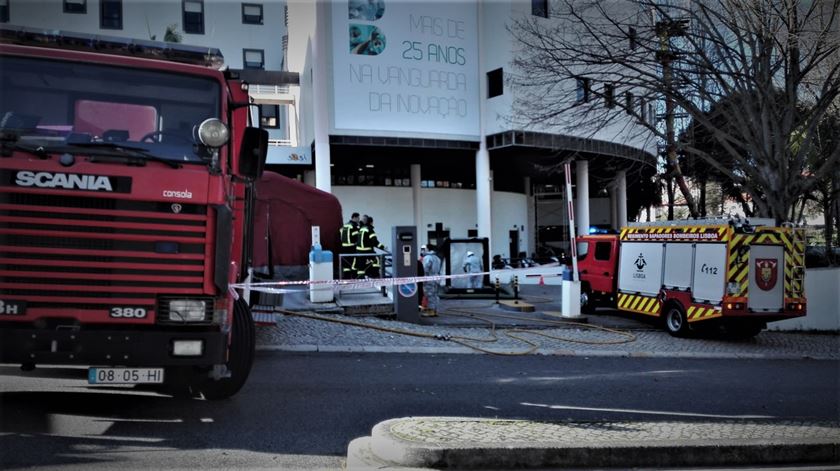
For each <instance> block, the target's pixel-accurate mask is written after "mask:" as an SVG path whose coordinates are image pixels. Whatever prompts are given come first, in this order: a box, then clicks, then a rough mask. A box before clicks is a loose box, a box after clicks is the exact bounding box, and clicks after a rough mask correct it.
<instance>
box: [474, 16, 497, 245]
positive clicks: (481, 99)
mask: <svg viewBox="0 0 840 471" xmlns="http://www.w3.org/2000/svg"><path fill="white" fill-rule="evenodd" d="M483 24H484V7H483V4H482V2H478V31H477V33H478V43H479V45H480V44H484V43H483V40H484V28H483ZM484 65H485V64H484V48H483V47H480V46H479V48H478V74H479V76H480V77H482V79H480V80H479V81H478V128H479V129H478V138H479V144H478V151H476V153H475V209H476V222H477V223H478V236H479V237H487V239H488V244H487V247H488V248H489V250H490V253H491V254H493V253H495V251H494V248H493V240H492V236H493V223H492V218H491V203H490V201H491V198H492V195H493V176H492V174H491V173H490V152H489V151H488V150H487V139H485V135H484V133H485V125H484V107H485V105H484V103H485V101H486V100H487V98H486V97H487V80H484V79H483V76H484V73H485V70H484Z"/></svg>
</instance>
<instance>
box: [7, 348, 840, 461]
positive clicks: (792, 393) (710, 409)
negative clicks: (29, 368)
mask: <svg viewBox="0 0 840 471" xmlns="http://www.w3.org/2000/svg"><path fill="white" fill-rule="evenodd" d="M39 371H41V370H36V371H35V372H31V373H22V372H20V371H19V370H18V369H17V368H15V367H11V366H7V367H0V468H2V469H20V468H26V467H33V466H37V467H38V468H39V469H47V468H50V467H55V468H57V467H61V468H62V469H116V468H122V469H135V468H143V469H177V468H184V469H186V468H191V469H194V468H197V467H216V468H240V469H241V468H248V469H250V468H259V467H273V468H275V469H278V468H279V469H318V468H323V469H340V467H341V464H342V462H343V459H344V457H345V454H346V451H347V444H348V442H349V441H350V440H352V439H353V438H356V437H359V436H363V435H369V434H370V430H371V427H373V425H374V424H376V423H377V422H380V421H382V420H385V419H389V418H395V417H404V416H412V415H458V416H476V417H501V418H527V419H533V420H563V419H573V420H599V419H607V420H621V419H633V420H669V421H674V420H685V421H694V420H704V421H707V420H712V421H716V420H731V419H736V418H753V419H759V420H770V421H776V420H785V419H805V420H834V421H836V420H838V419H840V399H838V391H840V362H835V361H813V360H810V361H809V360H803V361H765V360H686V359H681V360H678V361H675V360H665V359H640V358H591V359H588V358H577V357H545V356H528V357H513V358H511V357H496V356H486V355H401V354H326V353H317V354H288V353H264V354H261V355H260V356H259V358H258V362H257V364H256V365H255V368H254V371H253V373H252V376H251V377H250V378H249V382H248V384H247V385H246V386H245V388H244V389H243V390H242V391H241V392H240V393H239V394H238V395H237V396H236V397H235V398H234V399H232V400H230V401H224V402H207V401H202V400H179V399H173V398H169V397H166V396H160V395H157V394H154V393H150V392H147V391H142V390H136V389H133V388H130V387H129V388H124V387H111V388H107V389H103V388H101V387H99V388H90V387H88V386H87V385H86V382H85V379H84V375H85V371H84V370H69V371H68V370H63V372H64V374H63V377H62V378H61V379H59V380H55V379H45V378H43V374H39Z"/></svg>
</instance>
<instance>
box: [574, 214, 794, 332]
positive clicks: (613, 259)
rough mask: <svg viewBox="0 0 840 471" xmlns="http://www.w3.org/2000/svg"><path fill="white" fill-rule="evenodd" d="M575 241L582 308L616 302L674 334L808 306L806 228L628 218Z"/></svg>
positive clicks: (755, 325) (775, 316)
mask: <svg viewBox="0 0 840 471" xmlns="http://www.w3.org/2000/svg"><path fill="white" fill-rule="evenodd" d="M749 222H751V224H750V223H749ZM577 242H578V244H577V247H578V259H579V261H578V271H579V273H580V280H581V310H583V311H587V312H592V310H593V309H594V307H596V306H597V305H599V304H609V305H615V306H616V307H617V308H618V309H619V310H621V311H626V312H630V313H634V314H640V315H643V316H653V317H658V318H660V319H662V321H663V326H664V328H665V329H666V330H667V331H668V332H669V333H671V334H672V335H674V336H683V335H686V334H688V333H689V332H690V331H692V330H700V328H701V327H704V326H706V327H712V326H714V327H723V328H725V330H727V331H728V332H729V333H730V334H731V335H734V336H738V337H751V336H755V335H757V334H758V333H759V332H760V331H761V330H762V329H763V328H764V327H765V326H766V323H767V322H769V321H776V320H783V319H790V318H794V317H800V316H804V315H805V313H806V299H805V285H804V277H805V271H804V270H805V267H804V265H805V263H804V261H805V236H804V233H803V231H802V230H801V229H797V228H793V227H777V226H775V225H774V224H773V221H772V220H752V221H745V220H740V219H731V220H724V219H710V220H686V221H663V222H655V223H631V224H630V225H629V226H628V227H624V228H622V229H621V231H620V233H619V234H612V235H588V236H583V237H580V238H578V240H577Z"/></svg>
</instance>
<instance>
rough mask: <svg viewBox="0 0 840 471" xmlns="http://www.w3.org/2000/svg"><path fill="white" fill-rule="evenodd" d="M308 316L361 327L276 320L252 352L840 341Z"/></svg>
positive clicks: (765, 353)
mask: <svg viewBox="0 0 840 471" xmlns="http://www.w3.org/2000/svg"><path fill="white" fill-rule="evenodd" d="M303 314H307V313H303ZM311 314H312V315H317V316H321V317H323V318H325V319H328V320H332V321H344V322H354V323H361V324H364V325H365V326H368V327H358V326H354V325H346V324H339V323H334V322H329V321H327V320H316V319H309V318H303V317H296V316H290V315H278V316H277V317H278V323H277V325H276V326H273V327H259V328H258V329H257V342H258V347H257V348H258V349H259V350H279V351H296V352H319V351H320V352H382V353H441V354H443V353H479V350H476V349H474V348H470V347H468V346H467V345H472V346H474V347H477V348H480V349H483V350H486V351H492V352H496V353H500V354H521V353H527V352H528V351H529V350H531V349H532V348H533V346H532V344H529V343H526V341H529V342H532V343H534V344H536V345H537V346H538V348H537V349H536V351H535V352H534V353H536V354H542V355H564V356H622V357H658V358H663V357H666V358H744V359H751V358H754V359H806V358H807V359H817V360H840V336H838V335H836V334H807V333H788V332H768V331H764V332H762V333H761V334H759V335H758V336H757V337H755V338H753V339H749V340H740V341H735V340H724V339H715V338H687V339H680V338H674V337H671V336H670V335H668V334H667V333H665V332H661V331H657V330H651V329H650V328H649V327H642V328H640V329H635V328H634V329H626V328H625V329H623V330H599V329H595V328H593V326H592V325H575V324H568V323H557V324H542V325H541V327H539V328H532V325H533V324H531V325H528V326H523V327H528V328H530V329H531V330H529V331H528V332H525V333H523V332H521V330H511V329H510V328H506V329H497V330H496V331H495V334H494V333H493V332H492V331H491V330H490V329H489V328H486V327H456V326H450V325H417V324H410V323H404V322H398V321H396V320H386V319H379V318H375V317H358V316H344V315H339V314H315V313H311ZM505 314H506V315H507V314H509V313H505ZM599 315H600V314H599ZM599 315H596V316H599ZM590 317H594V316H590ZM546 327H547V328H546ZM376 329H396V330H398V331H403V332H406V333H412V334H420V335H429V336H432V337H433V336H437V337H438V338H427V337H416V336H411V335H403V334H400V333H397V332H393V331H383V330H376ZM513 336H516V337H518V338H514V337H513ZM446 339H449V340H446ZM523 339H524V340H523Z"/></svg>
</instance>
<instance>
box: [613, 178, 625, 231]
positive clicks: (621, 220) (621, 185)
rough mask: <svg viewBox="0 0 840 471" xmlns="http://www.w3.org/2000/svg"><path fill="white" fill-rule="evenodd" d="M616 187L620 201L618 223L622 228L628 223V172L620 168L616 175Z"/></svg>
mask: <svg viewBox="0 0 840 471" xmlns="http://www.w3.org/2000/svg"><path fill="white" fill-rule="evenodd" d="M615 179H616V187H617V189H618V191H617V192H616V193H617V194H616V201H617V203H618V224H619V227H618V229H620V228H621V227H624V226H626V225H627V173H626V172H625V171H624V170H620V171H619V172H618V174H617V175H616V176H615Z"/></svg>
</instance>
